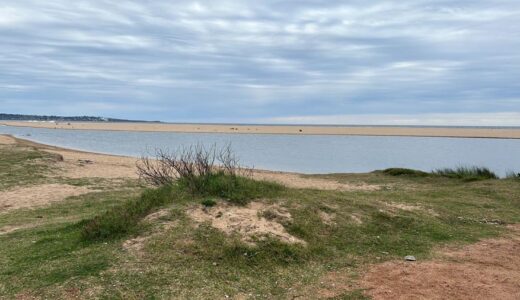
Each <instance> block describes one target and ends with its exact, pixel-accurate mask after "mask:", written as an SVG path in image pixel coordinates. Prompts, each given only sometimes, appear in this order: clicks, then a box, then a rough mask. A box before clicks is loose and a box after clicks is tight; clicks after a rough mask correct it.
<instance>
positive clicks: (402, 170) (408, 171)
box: [382, 168, 430, 177]
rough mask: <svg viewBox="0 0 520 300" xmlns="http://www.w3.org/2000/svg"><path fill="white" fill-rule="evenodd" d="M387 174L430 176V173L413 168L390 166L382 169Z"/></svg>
mask: <svg viewBox="0 0 520 300" xmlns="http://www.w3.org/2000/svg"><path fill="white" fill-rule="evenodd" d="M382 173H383V174H385V175H390V176H410V177H426V176H430V174H429V173H426V172H423V171H419V170H413V169H405V168H390V169H385V170H383V171H382Z"/></svg>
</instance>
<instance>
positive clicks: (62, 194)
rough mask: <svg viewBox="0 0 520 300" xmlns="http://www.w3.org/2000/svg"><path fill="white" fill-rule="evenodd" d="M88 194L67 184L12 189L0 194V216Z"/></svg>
mask: <svg viewBox="0 0 520 300" xmlns="http://www.w3.org/2000/svg"><path fill="white" fill-rule="evenodd" d="M90 192H93V190H90V189H88V188H86V187H80V186H72V185H67V184H43V185H36V186H29V187H21V188H14V189H10V190H7V191H2V192H0V214H1V213H4V212H7V211H9V210H13V209H20V208H31V207H35V206H44V205H48V204H51V203H53V202H57V201H62V200H64V199H66V198H68V197H71V196H79V195H82V194H86V193H90Z"/></svg>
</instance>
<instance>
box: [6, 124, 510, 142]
mask: <svg viewBox="0 0 520 300" xmlns="http://www.w3.org/2000/svg"><path fill="white" fill-rule="evenodd" d="M0 124H2V125H7V126H20V127H34V128H52V129H54V128H55V129H70V130H114V131H144V132H186V133H246V134H296V135H313V134H314V135H362V136H420V137H456V138H505V139H520V128H517V129H505V128H437V127H424V128H418V127H370V126H366V127H357V126H356V127H349V126H308V125H305V126H303V125H302V126H296V125H294V126H286V125H285V126H284V125H220V124H167V123H110V122H63V123H54V122H20V121H0Z"/></svg>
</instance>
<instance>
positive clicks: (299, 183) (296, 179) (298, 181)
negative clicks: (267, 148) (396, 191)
mask: <svg viewBox="0 0 520 300" xmlns="http://www.w3.org/2000/svg"><path fill="white" fill-rule="evenodd" d="M253 178H254V179H257V180H266V181H273V182H277V183H280V184H283V185H285V186H287V187H291V188H300V189H317V190H340V191H377V190H380V189H381V188H382V186H380V185H371V184H361V183H360V184H346V183H340V182H337V181H335V180H327V179H322V178H310V177H303V176H301V175H300V174H296V173H284V172H270V171H258V170H257V171H255V172H254V173H253Z"/></svg>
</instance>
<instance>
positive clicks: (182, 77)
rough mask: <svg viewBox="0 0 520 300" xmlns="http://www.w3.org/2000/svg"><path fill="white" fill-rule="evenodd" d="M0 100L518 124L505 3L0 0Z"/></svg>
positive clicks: (53, 108) (519, 16)
mask: <svg viewBox="0 0 520 300" xmlns="http://www.w3.org/2000/svg"><path fill="white" fill-rule="evenodd" d="M0 112H5V113H24V114H59V115H96V116H106V117H118V118H128V119H146V120H162V121H170V122H207V123H219V122H220V123H295V124H297V123H299V124H302V123H303V124H378V125H383V124H389V125H394V124H402V125H482V126H485V125H496V126H501V125H504V126H519V125H520V1H518V0H471V1H469V0H460V1H448V0H436V1H432V0H399V1H366V0H365V1H362V0H360V1H335V0H327V1H323V0H319V1H317V0H299V1H275V0H262V1H244V0H242V1H238V0H236V1H235V0H211V1H183V0H176V1H154V0H148V1H144V0H139V1H128V0H118V1H113V0H90V1H81V0H75V1H70V0H46V1H41V0H2V1H0Z"/></svg>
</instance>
